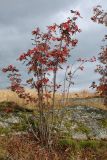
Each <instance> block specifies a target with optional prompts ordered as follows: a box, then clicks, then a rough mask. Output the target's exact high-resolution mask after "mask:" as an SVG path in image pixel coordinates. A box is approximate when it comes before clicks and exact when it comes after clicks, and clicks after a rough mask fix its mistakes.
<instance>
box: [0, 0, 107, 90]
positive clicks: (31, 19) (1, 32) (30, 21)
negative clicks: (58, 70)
mask: <svg viewBox="0 0 107 160" xmlns="http://www.w3.org/2000/svg"><path fill="white" fill-rule="evenodd" d="M97 4H101V5H102V6H103V7H104V8H105V6H106V0H94V2H93V0H90V1H88V2H87V1H86V0H54V1H53V0H0V69H1V68H2V67H3V66H6V65H7V64H11V63H13V64H15V65H16V66H19V63H18V62H16V59H17V57H18V56H19V54H20V53H22V52H24V51H27V50H28V49H29V48H31V47H32V45H31V38H32V36H31V31H32V29H33V28H34V27H35V26H40V27H41V28H42V30H44V27H45V26H47V25H50V24H51V23H54V22H58V23H59V22H61V21H63V20H64V19H65V18H66V17H67V16H68V13H69V10H70V9H77V10H79V11H80V12H81V15H82V16H83V19H80V20H79V22H78V25H79V26H80V28H81V29H82V32H81V33H80V34H78V35H77V38H78V39H79V44H78V46H77V47H76V48H75V49H74V50H73V51H72V58H71V59H70V60H69V62H70V63H71V62H73V61H74V59H76V58H77V57H92V56H93V55H94V56H96V55H97V54H98V52H99V51H100V46H101V44H102V43H101V40H102V38H103V36H104V34H105V33H106V29H105V27H104V26H102V25H98V24H95V23H93V22H92V21H91V20H90V17H91V15H92V8H93V7H94V6H96V5H97ZM105 9H106V8H105ZM94 67H95V64H94V66H93V68H94ZM93 68H92V66H91V65H90V64H89V65H88V66H87V72H88V73H90V74H92V76H91V77H90V76H89V75H87V76H86V73H85V72H84V73H83V75H79V79H78V81H77V86H76V88H83V87H84V86H88V84H89V83H90V81H91V78H92V77H93V79H97V77H98V76H97V75H95V74H94V72H92V70H93ZM20 69H21V71H22V72H23V75H25V73H24V71H23V68H22V67H20ZM0 75H1V76H0V77H1V78H0V79H1V80H0V87H5V86H7V84H8V83H7V79H6V80H5V76H4V75H3V74H2V73H1V72H0ZM83 80H84V82H83Z"/></svg>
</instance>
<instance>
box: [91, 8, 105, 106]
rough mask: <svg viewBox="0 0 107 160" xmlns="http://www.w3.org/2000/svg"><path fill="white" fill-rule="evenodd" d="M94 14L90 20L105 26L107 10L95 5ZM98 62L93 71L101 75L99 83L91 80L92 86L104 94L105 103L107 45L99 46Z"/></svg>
mask: <svg viewBox="0 0 107 160" xmlns="http://www.w3.org/2000/svg"><path fill="white" fill-rule="evenodd" d="M93 12H94V15H93V17H92V18H91V19H92V21H94V22H96V23H98V24H104V25H105V26H106V27H107V12H105V11H104V10H102V7H101V6H97V7H95V8H94V9H93ZM103 41H104V43H106V42H107V35H105V36H104V39H103ZM98 60H99V62H100V63H99V64H98V65H97V67H96V69H95V72H97V73H99V74H100V75H101V78H100V79H99V84H98V85H96V84H95V82H93V85H92V86H93V87H94V88H95V87H96V89H97V91H99V92H100V93H101V95H102V96H104V104H107V45H103V46H102V47H101V52H100V53H99V54H98Z"/></svg>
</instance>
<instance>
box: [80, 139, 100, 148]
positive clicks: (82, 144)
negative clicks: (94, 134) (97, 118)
mask: <svg viewBox="0 0 107 160" xmlns="http://www.w3.org/2000/svg"><path fill="white" fill-rule="evenodd" d="M99 144H100V143H99V141H95V140H86V141H80V142H79V146H80V149H85V148H90V149H97V148H98V147H99Z"/></svg>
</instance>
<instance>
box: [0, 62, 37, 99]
mask: <svg viewBox="0 0 107 160" xmlns="http://www.w3.org/2000/svg"><path fill="white" fill-rule="evenodd" d="M2 71H3V72H4V73H6V72H9V74H8V78H9V80H10V82H11V86H10V87H9V88H10V89H11V90H12V91H13V92H16V93H17V95H18V96H19V97H20V98H24V99H25V100H26V101H27V102H29V101H30V102H31V101H33V102H36V100H35V99H34V98H32V97H31V96H30V95H29V93H25V90H24V87H22V86H21V75H20V74H19V73H18V72H19V70H18V69H16V67H14V66H13V65H9V66H8V67H6V68H3V69H2Z"/></svg>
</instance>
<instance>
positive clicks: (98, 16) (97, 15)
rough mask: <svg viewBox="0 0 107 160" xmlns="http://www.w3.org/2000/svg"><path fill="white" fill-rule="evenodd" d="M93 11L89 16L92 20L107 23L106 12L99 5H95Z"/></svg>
mask: <svg viewBox="0 0 107 160" xmlns="http://www.w3.org/2000/svg"><path fill="white" fill-rule="evenodd" d="M93 12H94V15H93V17H91V20H92V21H94V22H97V23H101V24H105V25H107V12H104V10H103V9H102V7H101V6H100V5H98V6H96V7H95V8H94V9H93Z"/></svg>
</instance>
